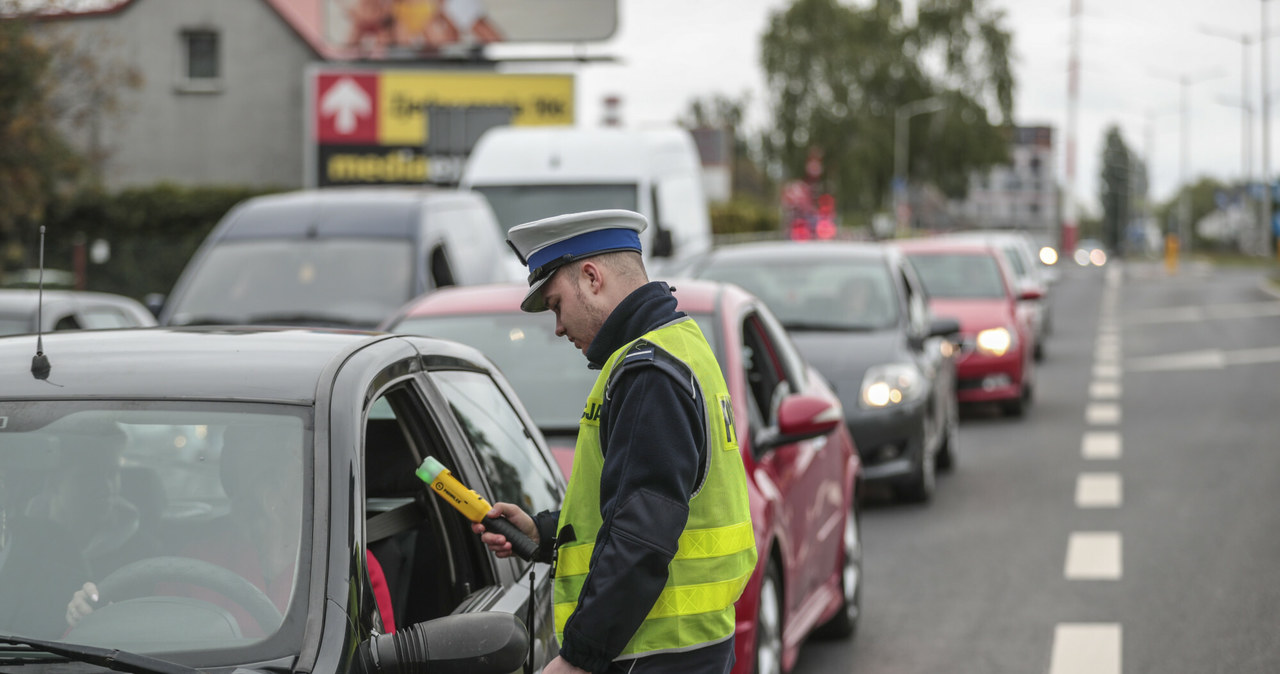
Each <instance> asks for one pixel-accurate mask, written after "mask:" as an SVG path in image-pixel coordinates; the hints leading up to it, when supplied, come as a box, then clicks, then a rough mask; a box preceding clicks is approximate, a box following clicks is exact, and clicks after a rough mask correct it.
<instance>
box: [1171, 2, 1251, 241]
mask: <svg viewBox="0 0 1280 674" xmlns="http://www.w3.org/2000/svg"><path fill="white" fill-rule="evenodd" d="M1263 1H1264V2H1265V0H1263ZM1157 76H1158V77H1164V78H1165V79H1170V80H1173V81H1175V82H1177V83H1178V85H1179V87H1180V94H1179V104H1178V107H1179V113H1178V117H1179V120H1178V135H1179V137H1180V142H1179V150H1178V182H1179V184H1180V189H1179V193H1178V231H1177V232H1176V233H1177V235H1178V245H1179V248H1180V249H1181V250H1183V251H1186V252H1188V253H1189V252H1191V248H1192V241H1191V237H1192V236H1193V235H1194V234H1195V232H1194V230H1195V226H1194V225H1193V224H1192V222H1191V195H1190V190H1191V185H1190V184H1189V177H1190V176H1189V171H1188V166H1189V164H1190V155H1191V150H1190V145H1189V143H1190V138H1191V134H1190V133H1189V129H1188V126H1189V118H1190V106H1189V103H1188V101H1187V89H1189V88H1190V87H1191V85H1193V84H1199V83H1200V82H1204V81H1206V80H1210V79H1213V78H1215V77H1219V76H1220V73H1217V72H1211V73H1206V74H1204V75H1200V76H1198V77H1196V78H1192V77H1191V76H1190V75H1187V74H1185V73H1184V74H1182V75H1178V76H1168V75H1158V74H1157Z"/></svg>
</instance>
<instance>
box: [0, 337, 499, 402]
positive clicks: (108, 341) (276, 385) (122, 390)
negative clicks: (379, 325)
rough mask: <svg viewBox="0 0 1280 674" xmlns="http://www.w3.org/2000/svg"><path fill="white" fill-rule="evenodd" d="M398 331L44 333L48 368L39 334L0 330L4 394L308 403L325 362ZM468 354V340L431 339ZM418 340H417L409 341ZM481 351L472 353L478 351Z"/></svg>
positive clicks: (1, 394) (1, 395)
mask: <svg viewBox="0 0 1280 674" xmlns="http://www.w3.org/2000/svg"><path fill="white" fill-rule="evenodd" d="M386 339H404V338H403V337H398V336H393V335H386V334H380V333H372V332H362V331H355V330H298V329H283V328H282V329H275V328H252V327H227V326H220V327H207V328H182V329H172V328H132V329H121V330H93V331H68V332H57V333H48V334H45V335H43V337H42V338H41V340H42V346H43V353H44V354H45V356H47V357H48V359H49V364H50V367H51V371H50V373H49V376H48V379H47V381H41V380H39V379H36V378H35V377H34V376H33V375H32V373H31V366H32V358H33V357H34V356H35V355H36V349H37V344H40V343H41V342H37V338H36V336H35V335H21V336H10V337H0V381H3V382H4V383H5V385H4V388H3V390H2V391H0V398H17V399H39V398H55V397H56V398H95V397H100V398H129V397H136V398H149V399H154V398H166V397H172V398H186V399H192V398H200V399H209V400H259V401H278V402H281V401H282V402H295V403H296V402H301V403H311V402H313V401H314V400H315V397H316V391H317V385H318V384H319V383H320V379H321V376H322V374H323V373H324V372H325V371H326V369H327V368H329V367H331V366H336V365H337V364H339V363H341V362H343V361H344V360H346V358H347V357H348V356H349V355H350V354H351V353H352V352H353V351H355V350H358V349H359V348H361V347H364V346H367V345H370V344H373V343H375V342H378V341H380V340H386ZM428 341H429V342H433V343H435V344H438V345H445V346H442V350H444V351H451V350H453V351H457V352H458V354H460V355H463V356H468V355H470V354H471V352H472V351H474V350H472V349H470V347H465V346H463V345H460V344H459V345H455V346H456V347H457V348H456V349H454V348H452V347H451V346H448V345H452V344H453V343H451V342H443V341H442V340H428ZM415 345H417V346H421V345H420V344H418V342H416V341H415ZM477 353H478V352H477Z"/></svg>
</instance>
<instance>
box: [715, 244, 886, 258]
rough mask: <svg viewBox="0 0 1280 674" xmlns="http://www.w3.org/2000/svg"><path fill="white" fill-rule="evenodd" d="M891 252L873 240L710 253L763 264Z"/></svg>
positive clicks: (743, 246)
mask: <svg viewBox="0 0 1280 674" xmlns="http://www.w3.org/2000/svg"><path fill="white" fill-rule="evenodd" d="M890 253H891V251H889V249H887V248H885V247H884V246H883V245H881V244H879V243H874V242H870V241H757V242H752V243H739V244H733V245H729V246H720V247H719V248H716V249H715V250H713V251H711V253H710V254H709V256H708V257H709V259H715V260H717V261H721V262H723V261H727V260H734V261H741V262H750V261H754V260H759V261H761V262H766V261H773V260H777V259H779V258H780V257H786V258H788V259H796V258H800V259H813V260H818V259H824V258H840V259H847V258H850V257H854V258H862V259H867V260H879V259H883V258H884V257H885V256H886V255H887V254H890Z"/></svg>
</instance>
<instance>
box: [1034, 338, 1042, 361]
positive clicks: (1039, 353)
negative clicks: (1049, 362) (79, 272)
mask: <svg viewBox="0 0 1280 674" xmlns="http://www.w3.org/2000/svg"><path fill="white" fill-rule="evenodd" d="M1035 359H1036V362H1037V363H1039V362H1040V361H1042V360H1044V346H1043V345H1042V344H1041V343H1040V341H1039V340H1036V350H1035Z"/></svg>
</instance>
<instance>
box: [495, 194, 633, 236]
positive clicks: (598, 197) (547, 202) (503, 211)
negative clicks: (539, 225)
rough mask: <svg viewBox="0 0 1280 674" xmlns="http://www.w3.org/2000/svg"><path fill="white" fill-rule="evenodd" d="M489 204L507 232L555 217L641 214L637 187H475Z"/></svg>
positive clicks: (504, 231) (504, 232)
mask: <svg viewBox="0 0 1280 674" xmlns="http://www.w3.org/2000/svg"><path fill="white" fill-rule="evenodd" d="M472 189H473V190H475V191H476V192H479V193H481V194H483V195H484V196H485V198H486V199H488V200H489V205H490V206H491V207H493V212H494V214H495V215H497V216H498V223H499V224H501V225H502V232H503V236H505V235H506V232H507V230H509V229H511V228H512V227H515V226H516V225H519V224H521V223H525V222H533V221H534V220H541V219H542V218H549V217H551V216H553V215H564V214H565V213H579V212H582V211H598V210H604V209H609V208H621V209H624V210H628V211H639V210H640V204H639V197H638V196H637V195H638V193H639V190H638V188H637V187H636V185H635V183H622V184H610V185H485V186H483V187H481V186H474V187H472Z"/></svg>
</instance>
